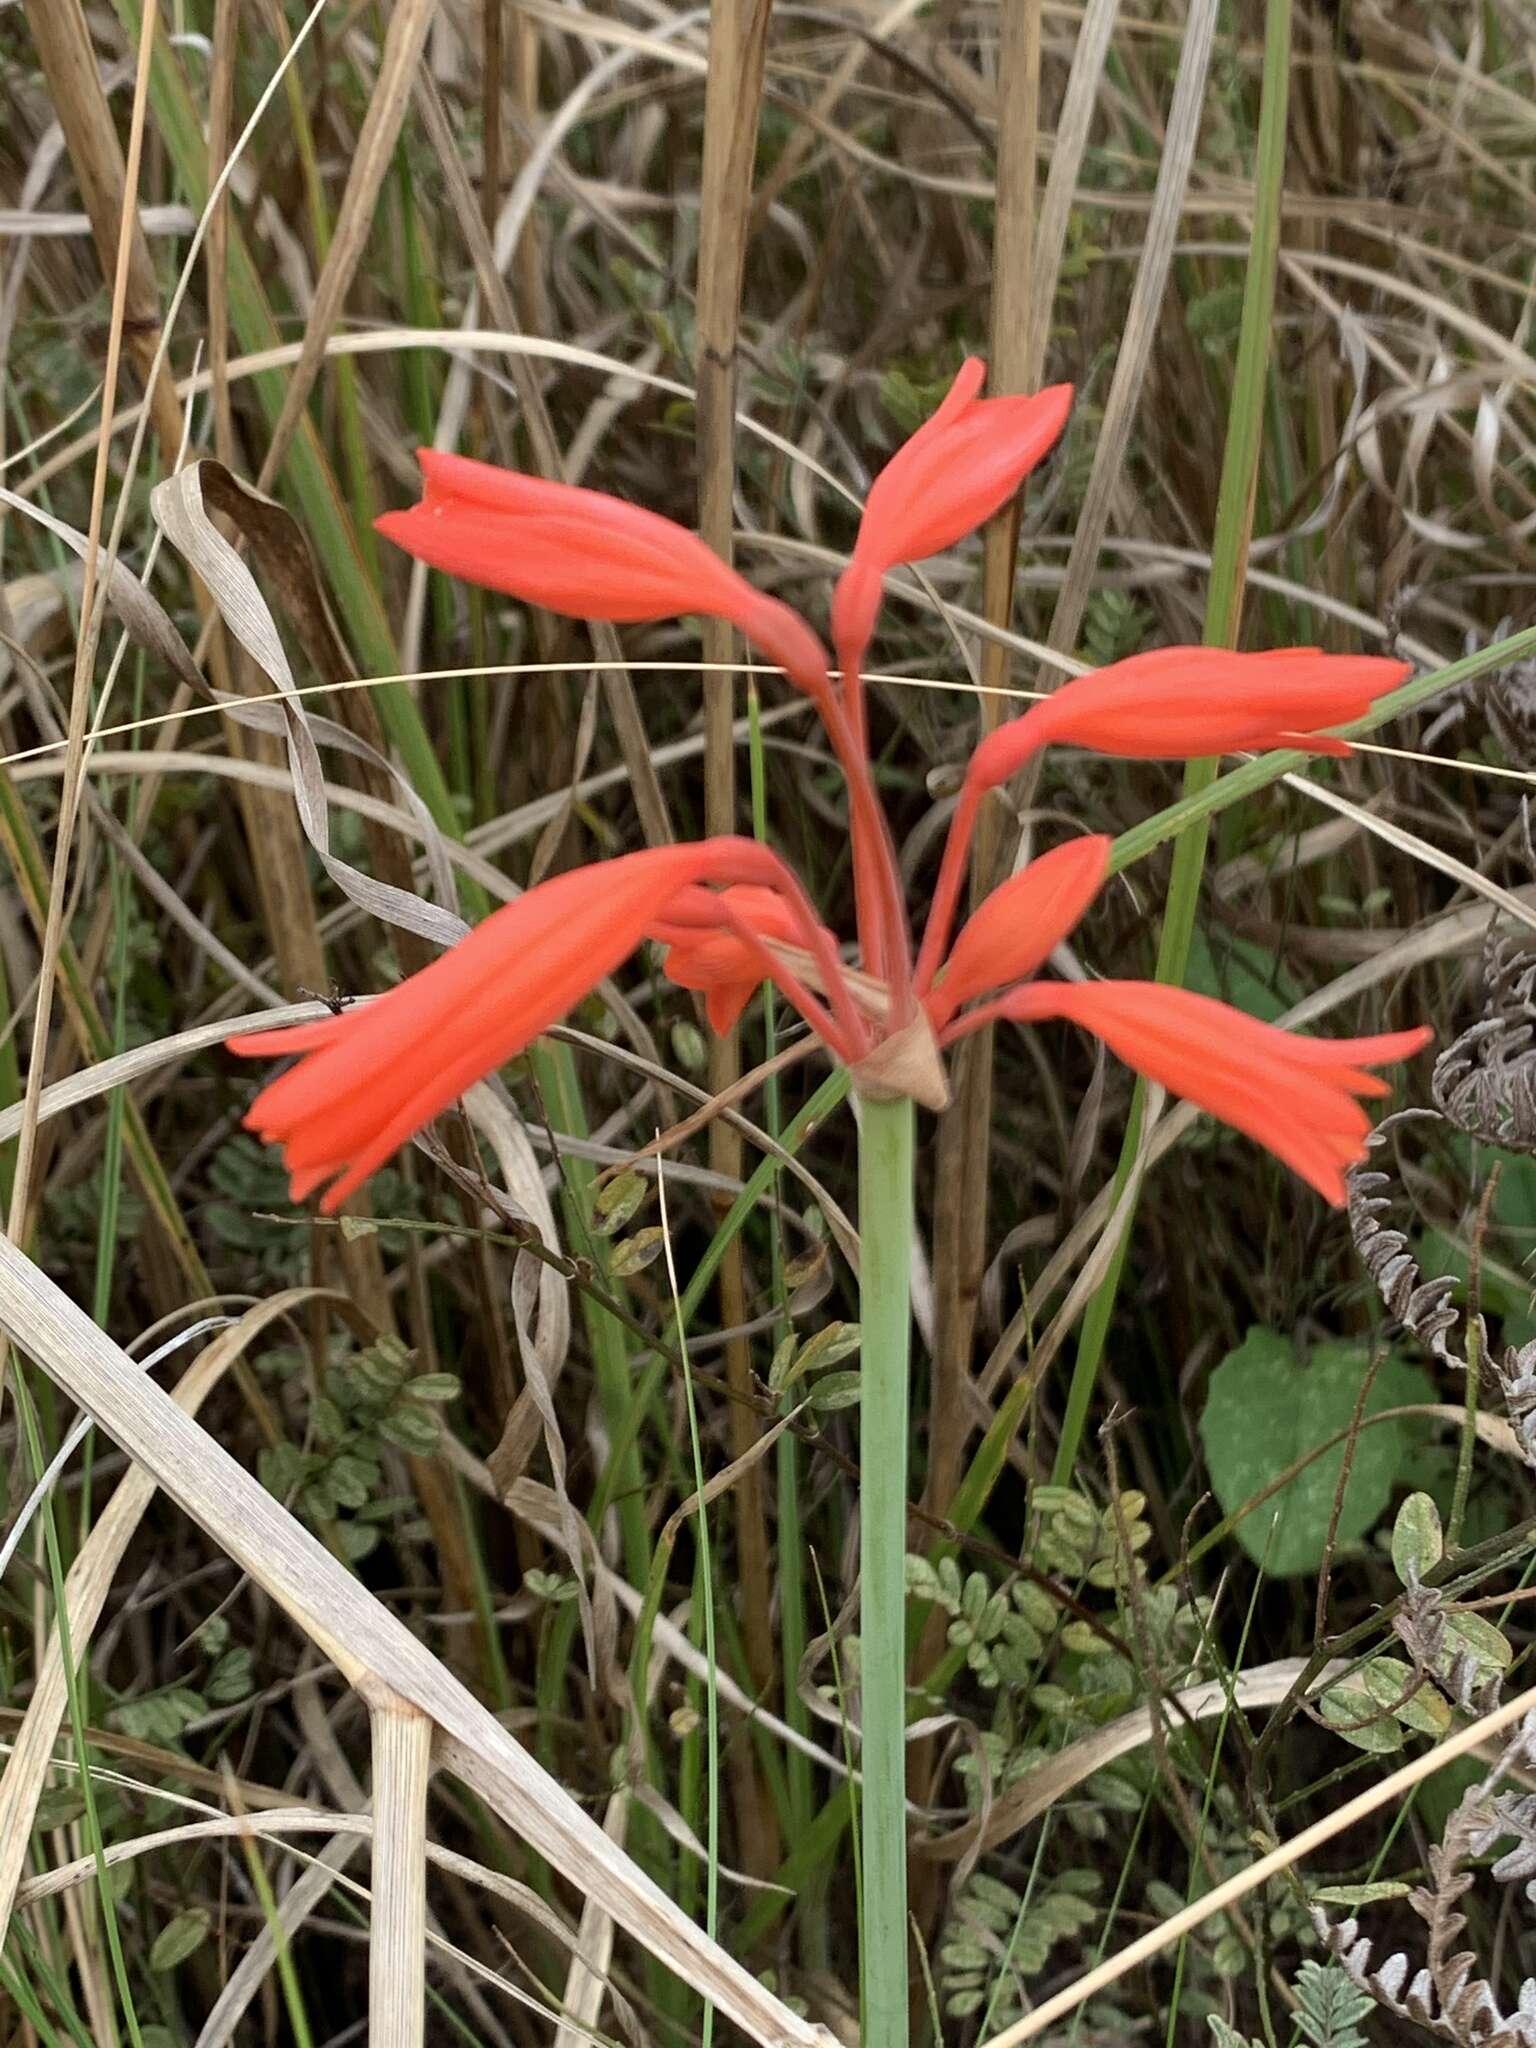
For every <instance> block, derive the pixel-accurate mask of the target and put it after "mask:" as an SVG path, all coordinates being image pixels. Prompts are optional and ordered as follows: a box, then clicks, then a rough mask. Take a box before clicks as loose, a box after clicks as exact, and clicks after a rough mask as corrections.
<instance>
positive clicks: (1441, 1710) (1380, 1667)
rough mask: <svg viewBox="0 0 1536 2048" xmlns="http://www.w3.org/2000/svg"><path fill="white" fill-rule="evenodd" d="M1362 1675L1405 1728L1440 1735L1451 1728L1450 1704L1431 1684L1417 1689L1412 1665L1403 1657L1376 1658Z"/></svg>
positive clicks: (1378, 1701)
mask: <svg viewBox="0 0 1536 2048" xmlns="http://www.w3.org/2000/svg"><path fill="white" fill-rule="evenodd" d="M1360 1677H1361V1679H1362V1681H1363V1683H1364V1685H1365V1689H1366V1691H1367V1692H1368V1693H1369V1694H1370V1696H1371V1698H1372V1699H1373V1700H1375V1702H1376V1704H1377V1705H1378V1706H1380V1707H1385V1708H1386V1710H1387V1712H1388V1713H1390V1714H1396V1716H1397V1718H1398V1720H1399V1721H1401V1722H1402V1724H1403V1726H1404V1727H1405V1728H1412V1729H1413V1730H1414V1732H1415V1733H1416V1734H1419V1735H1435V1736H1440V1735H1443V1734H1444V1733H1445V1731H1446V1730H1447V1728H1449V1727H1450V1725H1451V1710H1450V1707H1449V1706H1448V1705H1447V1704H1446V1702H1445V1700H1444V1699H1443V1698H1442V1697H1441V1695H1440V1694H1439V1693H1438V1692H1436V1690H1435V1688H1434V1687H1433V1686H1432V1685H1420V1686H1419V1687H1418V1688H1417V1690H1415V1689H1414V1685H1413V1667H1412V1666H1411V1665H1409V1664H1405V1663H1404V1662H1403V1660H1402V1658H1401V1657H1373V1658H1372V1659H1371V1661H1370V1663H1369V1664H1367V1665H1366V1667H1365V1669H1364V1670H1363V1671H1362V1672H1361V1674H1360ZM1410 1695H1411V1697H1410Z"/></svg>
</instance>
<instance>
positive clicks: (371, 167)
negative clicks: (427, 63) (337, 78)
mask: <svg viewBox="0 0 1536 2048" xmlns="http://www.w3.org/2000/svg"><path fill="white" fill-rule="evenodd" d="M436 13H437V0H396V5H395V6H394V7H393V8H392V9H391V10H390V14H389V28H388V32H387V33H386V35H385V38H384V50H383V54H382V57H381V59H380V63H379V73H378V76H377V78H376V79H375V80H374V81H373V87H372V90H371V91H370V93H369V96H368V112H367V114H366V116H365V117H364V120H363V129H362V133H361V134H360V135H359V137H358V139H357V148H356V150H355V151H354V153H353V157H352V168H351V171H350V173H349V175H348V178H347V189H346V193H345V196H344V197H343V199H342V202H341V208H340V211H339V212H338V214H337V216H336V228H335V233H334V235H333V236H332V239H331V246H330V250H329V252H328V253H327V255H326V259H325V268H324V269H323V270H322V271H321V273H320V279H319V282H318V283H317V285H316V286H315V296H314V301H313V303H312V304H311V306H310V307H309V310H308V316H307V318H306V320H305V324H304V345H303V352H302V353H301V355H300V357H299V360H298V364H297V366H296V367H295V370H294V373H293V376H292V377H291V378H290V379H289V382H288V388H287V390H286V391H285V392H284V394H283V409H282V412H281V413H280V414H279V415H278V419H277V423H276V425H275V426H274V427H273V429H272V438H271V440H270V441H269V442H268V444H267V451H266V454H265V455H264V456H263V457H262V463H261V475H260V476H259V478H258V479H257V483H258V487H259V488H260V489H262V490H267V489H268V488H269V487H270V485H271V483H272V480H273V478H274V477H275V476H276V475H277V474H278V472H279V470H280V469H281V468H282V466H283V462H284V459H285V458H286V456H287V453H288V448H289V444H290V443H291V442H292V440H293V436H294V433H295V431H296V430H297V428H298V424H299V421H300V420H301V419H302V418H303V415H304V408H305V407H306V406H307V405H308V403H309V394H310V392H311V390H312V389H313V388H314V382H315V379H316V377H317V376H318V375H319V374H320V365H321V364H322V363H323V362H324V360H325V344H326V341H327V339H328V337H329V335H330V332H331V329H332V328H333V327H334V326H335V325H336V322H337V321H338V320H339V319H340V317H341V309H342V304H343V302H344V300H345V299H346V296H347V290H348V287H349V286H350V285H351V283H352V279H353V277H354V275H355V274H356V271H357V266H358V263H359V261H360V260H361V257H362V253H363V248H364V245H365V243H366V242H367V240H368V235H369V232H370V230H371V228H372V226H373V210H374V207H375V205H376V204H377V202H378V197H379V188H380V186H381V185H382V184H383V182H384V178H385V174H386V173H387V172H388V170H389V166H390V161H391V159H392V157H393V155H394V151H395V144H396V143H397V142H398V140H399V137H400V123H401V121H402V120H403V119H404V117H405V109H406V106H407V104H408V102H409V99H410V94H411V86H412V83H413V82H414V80H415V76H416V71H417V67H418V66H419V64H420V62H421V53H422V50H423V48H424V46H425V44H426V40H427V32H428V30H429V29H430V28H431V26H432V22H433V18H434V16H435V15H436Z"/></svg>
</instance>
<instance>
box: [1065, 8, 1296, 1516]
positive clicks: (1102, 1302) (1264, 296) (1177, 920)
mask: <svg viewBox="0 0 1536 2048" xmlns="http://www.w3.org/2000/svg"><path fill="white" fill-rule="evenodd" d="M1290 74H1291V0H1269V6H1268V9H1267V12H1266V16H1265V23H1264V74H1263V76H1264V83H1263V87H1262V93H1261V98H1260V102H1259V137H1258V148H1257V151H1256V160H1255V164H1254V205H1253V243H1252V249H1251V254H1250V257H1249V262H1248V274H1247V277H1246V279H1245V281H1244V286H1243V319H1242V328H1241V331H1240V333H1239V335H1238V343H1237V366H1236V371H1235V374H1234V376H1233V380H1232V403H1231V407H1230V409H1229V412H1228V416H1227V441H1226V447H1225V449H1224V450H1223V452H1222V463H1221V485H1220V488H1219V490H1218V493H1217V498H1216V531H1215V534H1214V536H1213V538H1212V542H1211V582H1210V592H1209V596H1208V598H1207V602H1206V614H1205V642H1206V645H1207V646H1208V647H1232V646H1235V645H1236V642H1237V630H1238V625H1239V623H1240V621H1241V618H1242V609H1243V586H1244V580H1245V576H1246V572H1247V563H1248V544H1249V541H1250V539H1251V538H1252V533H1253V500H1254V491H1255V488H1256V485H1257V481H1258V472H1259V443H1260V436H1261V434H1262V431H1263V423H1264V388H1265V381H1266V378H1267V376H1268V371H1269V347H1270V334H1271V331H1272V327H1273V323H1274V310H1275V273H1276V269H1277V265H1278V258H1279V248H1280V206H1281V196H1282V190H1283V186H1284V182H1285V121H1286V108H1287V103H1288V98H1289V90H1290ZM1218 766H1219V763H1218V762H1216V761H1214V760H1211V761H1191V762H1190V763H1189V765H1188V766H1187V767H1186V769H1185V771H1184V793H1183V801H1184V802H1185V803H1188V804H1191V805H1194V804H1195V803H1196V802H1197V801H1198V799H1199V798H1201V797H1203V796H1205V795H1206V794H1207V793H1208V792H1209V790H1210V788H1211V786H1212V784H1213V783H1214V782H1215V780H1216V773H1217V768H1218ZM1209 832H1210V821H1209V815H1208V814H1207V813H1205V812H1198V813H1196V814H1195V815H1193V816H1192V818H1191V821H1190V823H1189V824H1188V825H1187V826H1186V827H1185V828H1184V830H1183V831H1182V832H1181V833H1180V834H1179V837H1178V840H1177V842H1176V844H1175V846H1174V849H1173V870H1172V873H1171V875H1170V877H1169V883H1168V903H1167V909H1166V911H1165V913H1164V918H1163V930H1162V937H1161V941H1160V943H1159V945H1158V950H1157V979H1158V980H1159V981H1161V982H1165V983H1168V984H1170V985H1174V984H1177V983H1181V982H1182V981H1183V979H1184V975H1185V970H1186V969H1187V967H1188V965H1189V948H1190V941H1191V939H1192V938H1193V936H1194V929H1195V913H1196V909H1197V907H1198V905H1199V901H1200V882H1201V878H1202V877H1203V875H1204V873H1205V851H1206V842H1207V839H1208V836H1209ZM1145 1114H1146V1087H1145V1084H1144V1083H1142V1082H1140V1081H1138V1082H1137V1084H1136V1088H1135V1092H1134V1095H1133V1097H1132V1102H1131V1114H1130V1117H1129V1119H1128V1121H1127V1124H1126V1131H1125V1138H1124V1141H1123V1143H1122V1145H1121V1149H1120V1162H1119V1165H1118V1166H1117V1167H1116V1169H1115V1183H1114V1199H1115V1203H1116V1204H1117V1205H1118V1203H1119V1201H1120V1198H1121V1196H1122V1194H1123V1193H1124V1192H1125V1189H1126V1186H1127V1184H1128V1182H1129V1180H1130V1177H1131V1172H1132V1168H1133V1167H1134V1164H1135V1160H1136V1154H1137V1151H1138V1150H1139V1148H1140V1144H1141V1131H1142V1124H1143V1122H1144V1119H1145ZM1134 1221H1135V1207H1134V1200H1133V1203H1132V1207H1131V1211H1130V1213H1129V1214H1128V1215H1127V1216H1126V1219H1125V1223H1124V1226H1123V1227H1122V1229H1121V1233H1120V1241H1119V1244H1118V1245H1117V1246H1116V1248H1115V1252H1114V1256H1113V1258H1112V1259H1111V1260H1110V1264H1109V1270H1108V1272H1107V1273H1106V1274H1105V1275H1104V1278H1103V1280H1102V1281H1100V1283H1099V1286H1098V1289H1097V1291H1096V1292H1095V1294H1094V1297H1093V1299H1092V1301H1091V1302H1090V1303H1089V1304H1088V1309H1087V1313H1086V1314H1085V1315H1084V1317H1083V1327H1082V1332H1081V1335H1080V1336H1079V1339H1078V1347H1077V1359H1076V1363H1075V1364H1074V1366H1073V1371H1072V1383H1071V1386H1070V1388H1069V1389H1068V1393H1067V1407H1066V1414H1065V1416H1064V1418H1063V1421H1062V1429H1061V1442H1060V1445H1059V1446H1058V1448H1057V1452H1056V1464H1055V1468H1054V1470H1053V1472H1052V1475H1051V1476H1052V1478H1053V1480H1054V1481H1055V1483H1056V1484H1057V1485H1058V1486H1064V1485H1066V1484H1067V1483H1068V1482H1069V1481H1070V1479H1071V1477H1072V1470H1073V1467H1074V1466H1075V1465H1076V1463H1077V1454H1078V1451H1079V1449H1080V1448H1081V1445H1082V1440H1083V1430H1084V1427H1085V1425H1086V1423H1087V1420H1088V1410H1089V1408H1090V1406H1091V1405H1092V1401H1093V1392H1094V1388H1095V1386H1096V1385H1097V1383H1098V1377H1099V1367H1100V1365H1101V1364H1102V1363H1103V1359H1104V1345H1105V1340H1106V1339H1107V1337H1108V1335H1109V1326H1110V1323H1111V1321H1112V1320H1113V1318H1114V1312H1115V1302H1116V1298H1117V1296H1118V1294H1119V1291H1120V1275H1121V1272H1122V1270H1123V1268H1124V1265H1125V1254H1126V1250H1127V1247H1128V1246H1129V1244H1130V1238H1131V1227H1132V1224H1133V1223H1134Z"/></svg>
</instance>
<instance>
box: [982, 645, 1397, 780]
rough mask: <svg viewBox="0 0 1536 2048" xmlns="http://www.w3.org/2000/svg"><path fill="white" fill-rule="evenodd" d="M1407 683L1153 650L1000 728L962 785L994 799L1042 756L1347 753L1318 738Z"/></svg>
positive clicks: (1360, 667)
mask: <svg viewBox="0 0 1536 2048" xmlns="http://www.w3.org/2000/svg"><path fill="white" fill-rule="evenodd" d="M1412 673H1413V670H1412V665H1411V664H1410V663H1408V662H1403V661H1389V660H1387V659H1386V658H1385V657H1384V656H1381V655H1372V654H1320V653H1319V652H1318V650H1317V649H1316V648H1315V647H1288V648H1276V649H1273V650H1271V651H1270V652H1267V653H1263V654H1233V653H1230V652H1228V651H1227V650H1226V649H1225V648H1221V647H1159V648H1155V649H1153V650H1152V651H1151V652H1149V653H1146V654H1133V655H1132V656H1131V657H1130V659H1129V660H1128V661H1117V662H1115V663H1114V664H1113V665H1112V666H1111V667H1109V668H1101V669H1095V670H1094V671H1093V672H1092V673H1091V674H1089V675H1084V676H1077V677H1075V678H1074V679H1073V681H1071V682H1069V683H1063V685H1062V686H1061V688H1060V689H1059V690H1057V691H1055V692H1054V693H1053V694H1052V695H1051V696H1049V697H1047V698H1045V699H1043V700H1042V701H1041V702H1040V703H1038V704H1035V705H1033V706H1031V708H1030V709H1029V710H1028V711H1026V712H1025V714H1024V716H1023V717H1022V718H1018V719H1014V720H1013V721H1011V723H1009V724H1008V725H1004V726H1000V727H999V728H998V730H997V731H996V732H994V733H990V734H989V735H988V736H987V738H986V739H984V740H983V741H982V743H981V745H980V746H979V747H978V748H977V749H976V752H975V753H974V754H973V755H972V757H971V764H970V770H969V773H968V776H967V780H968V781H970V782H972V783H973V784H974V785H975V786H976V787H978V788H981V789H995V788H996V787H997V786H998V785H999V784H1000V783H1003V782H1006V781H1007V780H1008V778H1009V777H1010V776H1011V775H1014V774H1016V773H1017V771H1018V770H1019V769H1020V768H1021V767H1022V766H1023V764H1024V763H1025V761H1027V760H1028V759H1029V757H1030V756H1031V755H1032V754H1035V753H1037V752H1038V751H1039V750H1040V748H1042V747H1047V746H1069V747H1091V748H1093V749H1094V750H1095V751H1096V752H1098V753H1101V754H1119V755H1123V756H1125V757H1127V758H1131V759H1137V760H1146V761H1177V760H1198V759H1199V758H1201V757H1202V756H1204V755H1207V754H1230V753H1236V752H1239V751H1242V752H1249V751H1255V752H1256V751H1259V750H1261V749H1263V748H1265V747H1278V746H1292V747H1306V748H1309V749H1311V750H1313V751H1316V752H1321V753H1338V752H1344V753H1347V752H1348V751H1349V750H1348V747H1347V746H1345V744H1344V742H1343V741H1341V740H1336V739H1332V738H1328V737H1326V736H1320V735H1323V732H1324V728H1325V727H1328V726H1333V725H1347V724H1348V723H1349V722H1350V721H1351V720H1352V719H1356V718H1361V717H1363V716H1364V715H1365V713H1366V712H1367V711H1369V709H1370V708H1371V705H1372V704H1373V703H1374V702H1375V701H1376V699H1377V698H1378V697H1382V696H1385V695H1386V693H1387V692H1388V691H1389V690H1392V689H1395V688H1396V686H1397V685H1398V684H1399V683H1401V682H1403V681H1404V680H1405V679H1406V678H1407V677H1408V676H1410V675H1411V674H1412Z"/></svg>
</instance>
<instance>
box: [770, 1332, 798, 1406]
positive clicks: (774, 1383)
mask: <svg viewBox="0 0 1536 2048" xmlns="http://www.w3.org/2000/svg"><path fill="white" fill-rule="evenodd" d="M799 1342H800V1339H799V1338H798V1337H797V1336H795V1334H794V1332H793V1331H791V1332H790V1334H789V1336H787V1337H785V1338H783V1339H782V1340H781V1341H780V1342H779V1343H778V1344H777V1345H776V1346H775V1348H774V1353H773V1362H772V1363H771V1364H770V1366H769V1367H768V1385H769V1386H770V1388H771V1389H772V1390H773V1392H774V1393H776V1394H777V1393H780V1392H782V1391H783V1387H784V1376H785V1374H786V1373H787V1372H788V1371H789V1368H790V1364H791V1361H792V1360H793V1358H794V1355H795V1349H796V1346H797V1345H798V1344H799Z"/></svg>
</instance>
